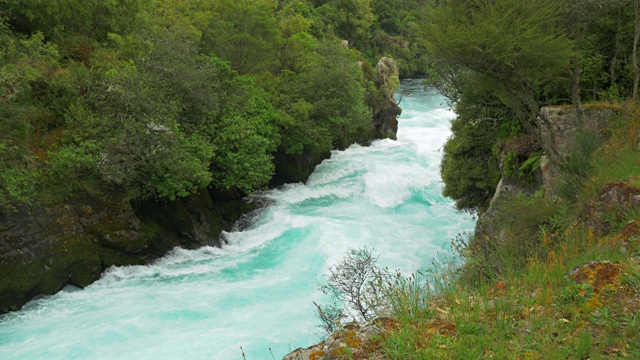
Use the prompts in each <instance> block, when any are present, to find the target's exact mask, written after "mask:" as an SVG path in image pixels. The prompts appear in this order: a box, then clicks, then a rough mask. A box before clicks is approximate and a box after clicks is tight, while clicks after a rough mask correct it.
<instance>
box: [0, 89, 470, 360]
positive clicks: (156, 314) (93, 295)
mask: <svg viewBox="0 0 640 360" xmlns="http://www.w3.org/2000/svg"><path fill="white" fill-rule="evenodd" d="M401 90H403V91H404V92H405V95H404V96H403V98H402V103H401V106H402V107H403V114H402V116H401V117H400V120H399V121H400V129H399V132H398V140H397V141H391V140H381V141H376V142H374V143H373V144H372V145H371V146H370V147H361V146H358V145H354V146H352V147H350V148H349V149H347V150H346V151H339V152H334V153H333V155H332V157H331V159H329V160H326V161H324V162H323V163H322V164H321V165H319V166H318V167H317V168H316V170H315V172H314V173H313V175H312V176H311V178H310V179H309V181H308V182H307V184H306V185H303V184H293V185H287V186H284V187H283V188H281V189H278V190H273V191H270V192H267V193H265V194H263V196H266V197H268V198H270V199H272V200H274V204H273V205H272V206H270V207H269V208H268V209H266V210H264V211H263V212H261V213H260V214H259V215H258V216H257V217H256V218H255V219H254V220H253V223H252V225H251V226H250V227H249V228H248V229H247V230H245V231H242V232H235V233H229V234H227V239H228V240H229V244H228V245H226V246H224V247H223V248H221V249H218V248H202V249H199V250H195V251H190V250H182V249H176V250H174V251H173V252H172V253H170V254H169V255H168V256H166V257H164V258H162V259H160V260H159V261H157V262H156V263H154V264H152V265H150V266H131V267H120V268H112V269H110V270H108V271H107V272H106V273H105V274H103V276H102V279H101V280H99V281H98V282H96V283H94V284H92V285H91V286H88V287H87V288H85V289H84V290H81V291H80V290H78V289H75V288H72V287H67V288H65V290H63V291H62V292H60V293H58V294H57V295H54V296H51V297H48V298H45V299H40V300H36V301H32V302H30V303H29V304H27V305H26V306H25V308H24V309H23V310H21V311H18V312H14V313H10V314H7V315H3V316H0V358H2V359H34V358H39V359H42V358H47V359H92V358H101V359H112V358H113V359H118V358H129V359H132V358H135V359H178V358H189V359H196V358H206V359H221V360H226V359H242V352H241V350H240V347H242V348H243V349H244V353H245V355H246V359H247V360H260V359H271V356H272V355H271V354H273V356H274V358H276V359H278V358H281V357H282V356H283V355H284V354H286V353H287V352H289V351H291V350H294V349H295V348H297V347H306V346H309V345H311V344H312V343H314V342H316V341H317V340H318V338H317V336H316V334H315V333H316V332H317V330H316V325H317V324H318V322H317V320H316V319H315V317H314V306H313V301H321V300H322V294H321V293H320V292H319V290H318V282H320V281H323V277H324V275H325V274H326V273H327V267H328V266H330V265H332V264H335V263H336V262H338V261H339V260H340V259H341V258H342V255H343V254H344V253H345V251H346V250H347V249H348V248H349V247H353V248H358V247H363V246H367V247H369V248H372V249H374V250H375V252H376V253H380V259H379V264H380V265H381V266H388V267H389V268H392V269H399V270H400V271H402V272H404V273H410V272H412V271H414V270H417V269H424V268H426V267H428V266H429V264H430V261H431V260H432V259H433V258H434V257H435V256H437V254H438V253H440V254H446V253H448V252H449V241H450V240H451V239H452V238H453V237H455V235H456V234H457V233H459V232H462V231H467V230H470V229H472V228H473V225H474V222H473V221H472V220H471V219H470V218H469V217H468V216H466V215H464V214H460V213H457V212H456V211H455V208H454V205H453V203H452V202H451V201H450V200H448V199H445V198H443V197H442V195H441V191H442V184H441V180H440V176H439V163H440V159H441V153H440V152H439V149H440V148H441V147H442V144H443V143H444V141H445V140H446V138H447V137H448V136H449V134H450V130H449V120H450V119H451V118H452V116H453V114H452V113H451V112H449V111H447V110H446V109H445V107H446V106H445V105H444V99H443V98H442V96H440V95H438V94H437V93H435V92H430V91H424V90H422V85H421V83H420V82H419V81H412V82H405V83H404V84H403V86H402V89H401Z"/></svg>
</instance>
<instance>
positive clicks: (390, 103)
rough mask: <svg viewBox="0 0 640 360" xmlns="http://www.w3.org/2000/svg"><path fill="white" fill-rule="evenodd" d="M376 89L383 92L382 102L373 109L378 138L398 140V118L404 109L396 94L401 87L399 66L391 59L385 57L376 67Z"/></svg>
mask: <svg viewBox="0 0 640 360" xmlns="http://www.w3.org/2000/svg"><path fill="white" fill-rule="evenodd" d="M376 71H377V75H378V76H377V77H376V79H375V81H374V82H375V85H376V87H377V88H378V89H379V90H380V91H381V92H382V96H383V98H382V100H381V101H379V102H377V103H376V106H374V109H373V123H374V125H375V127H376V136H377V138H380V139H384V138H389V139H394V140H395V139H396V134H397V132H398V116H400V114H401V113H402V109H401V108H400V106H398V104H397V102H396V100H395V98H394V93H395V91H396V90H397V89H398V87H399V86H400V78H399V72H398V65H397V64H396V61H395V60H393V59H392V58H389V57H383V58H381V59H380V61H378V64H377V65H376Z"/></svg>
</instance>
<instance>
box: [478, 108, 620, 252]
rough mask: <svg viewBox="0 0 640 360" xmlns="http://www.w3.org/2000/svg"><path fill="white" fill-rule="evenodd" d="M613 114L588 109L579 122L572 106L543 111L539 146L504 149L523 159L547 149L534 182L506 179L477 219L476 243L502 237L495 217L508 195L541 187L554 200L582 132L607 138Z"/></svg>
mask: <svg viewBox="0 0 640 360" xmlns="http://www.w3.org/2000/svg"><path fill="white" fill-rule="evenodd" d="M613 115H615V111H614V110H612V109H609V108H602V107H587V108H585V111H584V115H583V117H582V119H580V117H579V116H578V114H577V111H576V109H575V108H573V107H566V106H549V107H544V108H542V109H541V111H540V119H538V127H539V129H540V143H539V144H536V146H534V147H532V146H530V145H531V144H529V145H527V146H516V145H512V146H511V147H512V149H503V153H505V152H506V151H509V150H514V151H515V152H516V153H517V155H518V156H520V157H523V156H524V158H525V159H526V156H527V155H528V154H530V153H532V152H533V151H535V150H537V149H536V147H537V148H538V149H539V148H542V149H543V150H544V152H545V154H546V155H543V156H541V157H540V166H539V168H538V169H537V170H536V171H535V174H534V175H535V182H534V183H532V184H525V183H523V182H522V181H520V180H519V179H516V178H513V177H511V178H510V177H504V176H503V177H502V179H501V180H500V182H499V183H498V186H497V188H496V192H495V194H494V196H493V198H492V199H491V205H490V206H489V208H488V209H486V210H485V211H484V212H482V213H481V214H480V215H479V217H478V221H477V223H476V229H475V236H474V238H475V240H474V241H475V242H477V243H483V241H484V239H486V238H490V239H500V238H501V237H502V235H503V234H502V233H501V231H500V229H499V228H500V227H499V226H497V225H496V222H497V220H498V219H497V218H496V216H498V217H499V216H500V215H499V214H498V215H496V214H495V210H496V206H495V205H496V204H497V203H498V202H499V201H501V199H507V198H508V197H509V196H514V195H517V194H519V193H524V194H527V195H531V194H533V193H534V192H536V191H537V190H539V189H541V188H542V189H544V196H545V198H547V199H553V198H554V197H555V196H556V195H555V194H556V189H557V187H558V185H559V184H560V174H561V169H562V166H563V165H564V163H565V162H566V161H567V160H568V159H569V158H570V157H571V154H572V152H573V150H574V148H575V146H576V143H577V141H578V134H579V133H580V131H588V132H593V133H596V134H599V135H601V136H606V129H608V127H609V125H610V121H611V118H612V116H613ZM527 144H528V143H527ZM503 165H504V161H503ZM506 201H508V199H507V200H506ZM480 240H482V241H480Z"/></svg>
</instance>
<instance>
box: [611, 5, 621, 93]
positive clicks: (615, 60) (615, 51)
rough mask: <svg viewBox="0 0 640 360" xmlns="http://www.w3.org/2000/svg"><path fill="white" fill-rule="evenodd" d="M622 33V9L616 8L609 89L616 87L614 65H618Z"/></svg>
mask: <svg viewBox="0 0 640 360" xmlns="http://www.w3.org/2000/svg"><path fill="white" fill-rule="evenodd" d="M621 31H622V8H621V7H619V8H618V25H617V26H616V41H615V44H614V47H613V58H612V59H611V69H610V72H609V73H610V81H611V87H614V86H616V80H617V77H616V65H617V64H618V50H619V49H620V32H621Z"/></svg>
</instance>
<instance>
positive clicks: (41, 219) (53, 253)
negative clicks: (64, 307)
mask: <svg viewBox="0 0 640 360" xmlns="http://www.w3.org/2000/svg"><path fill="white" fill-rule="evenodd" d="M252 208H253V206H252V205H251V204H248V203H245V202H243V201H241V200H239V199H235V198H233V197H228V198H220V197H219V196H218V197H216V196H215V195H212V194H210V193H209V192H207V191H202V192H200V193H199V194H196V195H193V196H191V197H188V198H185V199H181V200H179V201H175V202H171V203H158V202H143V203H137V204H134V205H132V204H130V203H129V202H127V201H125V200H123V199H117V198H111V199H108V198H105V197H101V198H96V197H77V198H75V199H71V200H70V201H68V202H66V203H65V204H59V205H52V206H21V207H19V208H18V209H17V210H16V211H14V212H8V213H3V214H0V313H1V312H7V311H10V310H17V309H19V308H20V307H22V305H23V304H24V303H26V302H27V301H29V300H30V299H32V298H34V297H36V296H41V295H49V294H53V293H55V292H57V291H59V290H60V289H62V288H63V287H64V286H65V285H67V284H71V285H75V286H79V287H84V286H87V285H89V284H91V283H92V282H94V281H95V280H97V279H98V278H99V277H100V274H101V273H102V271H103V270H105V269H106V268H108V267H110V266H113V265H115V266H120V265H133V264H144V263H148V262H149V261H151V260H153V259H156V258H158V257H160V256H162V255H164V254H165V253H166V252H167V251H169V250H170V249H172V248H173V247H175V246H181V247H185V248H196V247H200V246H205V245H211V246H219V245H220V239H219V235H220V232H221V231H222V230H229V229H230V228H231V226H232V224H233V222H234V221H235V220H236V219H238V218H239V217H240V216H241V215H242V214H244V213H246V212H248V211H250V210H251V209H252Z"/></svg>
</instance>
